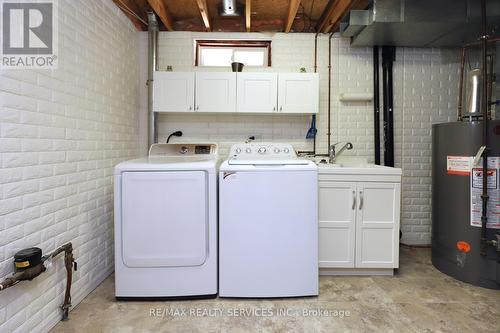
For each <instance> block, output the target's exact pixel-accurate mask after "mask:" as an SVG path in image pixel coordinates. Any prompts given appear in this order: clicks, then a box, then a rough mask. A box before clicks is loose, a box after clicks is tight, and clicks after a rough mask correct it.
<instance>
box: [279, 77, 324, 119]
mask: <svg viewBox="0 0 500 333" xmlns="http://www.w3.org/2000/svg"><path fill="white" fill-rule="evenodd" d="M318 84H319V81H318V74H316V73H309V74H308V73H280V74H279V75H278V111H279V112H286V113H317V112H318V108H319V85H318Z"/></svg>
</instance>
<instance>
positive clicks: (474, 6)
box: [340, 0, 500, 47]
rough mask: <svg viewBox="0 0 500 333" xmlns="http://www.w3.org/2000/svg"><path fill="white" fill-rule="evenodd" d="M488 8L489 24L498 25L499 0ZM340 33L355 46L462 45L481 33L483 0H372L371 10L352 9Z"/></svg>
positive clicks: (492, 2)
mask: <svg viewBox="0 0 500 333" xmlns="http://www.w3.org/2000/svg"><path fill="white" fill-rule="evenodd" d="M486 7H487V20H488V24H489V26H490V27H495V28H497V27H499V26H500V1H498V0H487V1H486ZM498 30H500V29H498ZM340 32H341V35H342V36H344V37H351V45H352V46H375V45H392V46H408V47H457V46H462V45H463V44H464V43H468V42H472V41H477V37H478V36H480V35H481V6H480V1H477V0H373V2H372V6H371V8H370V9H367V10H351V11H350V12H349V13H348V15H346V17H345V18H344V20H343V21H342V22H341V24H340ZM498 33H500V31H493V32H492V33H490V34H491V35H493V34H498Z"/></svg>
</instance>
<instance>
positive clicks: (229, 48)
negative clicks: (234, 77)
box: [195, 40, 271, 67]
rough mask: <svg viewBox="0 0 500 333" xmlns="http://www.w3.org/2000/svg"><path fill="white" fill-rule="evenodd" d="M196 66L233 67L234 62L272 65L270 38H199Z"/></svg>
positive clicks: (262, 65)
mask: <svg viewBox="0 0 500 333" xmlns="http://www.w3.org/2000/svg"><path fill="white" fill-rule="evenodd" d="M195 52H196V54H195V66H200V67H231V63H232V62H241V63H243V64H244V65H245V66H251V67H268V66H271V41H270V40H263V41H262V40H197V41H196V51H195Z"/></svg>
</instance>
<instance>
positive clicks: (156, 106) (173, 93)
mask: <svg viewBox="0 0 500 333" xmlns="http://www.w3.org/2000/svg"><path fill="white" fill-rule="evenodd" d="M153 80H154V81H153V111H155V112H189V111H193V110H194V73H192V72H191V73H182V72H154V77H153Z"/></svg>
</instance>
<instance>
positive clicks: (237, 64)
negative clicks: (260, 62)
mask: <svg viewBox="0 0 500 333" xmlns="http://www.w3.org/2000/svg"><path fill="white" fill-rule="evenodd" d="M243 66H244V65H243V64H242V63H241V62H232V63H231V68H232V69H233V72H241V71H243Z"/></svg>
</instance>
